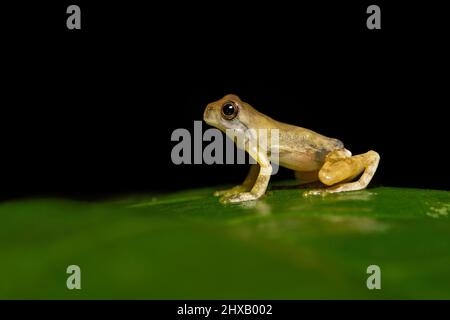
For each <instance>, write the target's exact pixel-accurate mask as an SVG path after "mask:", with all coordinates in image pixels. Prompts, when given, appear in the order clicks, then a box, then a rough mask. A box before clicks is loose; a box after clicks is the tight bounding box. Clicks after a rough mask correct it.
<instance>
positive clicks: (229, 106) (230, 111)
mask: <svg viewBox="0 0 450 320" xmlns="http://www.w3.org/2000/svg"><path fill="white" fill-rule="evenodd" d="M238 111H239V110H238V107H237V106H236V105H235V104H234V103H232V102H226V103H225V104H224V105H223V106H222V117H223V118H224V119H226V120H232V119H234V118H236V116H237V114H238Z"/></svg>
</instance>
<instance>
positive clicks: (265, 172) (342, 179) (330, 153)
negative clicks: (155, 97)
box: [203, 94, 380, 203]
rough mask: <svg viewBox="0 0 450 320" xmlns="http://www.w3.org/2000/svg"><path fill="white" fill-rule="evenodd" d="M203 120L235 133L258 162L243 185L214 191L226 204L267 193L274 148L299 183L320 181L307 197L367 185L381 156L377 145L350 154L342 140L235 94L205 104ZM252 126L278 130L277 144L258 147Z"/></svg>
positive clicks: (253, 165) (226, 131)
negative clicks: (282, 119) (274, 114)
mask: <svg viewBox="0 0 450 320" xmlns="http://www.w3.org/2000/svg"><path fill="white" fill-rule="evenodd" d="M203 120H204V121H205V122H206V123H207V124H208V125H210V126H213V127H215V128H217V129H219V130H220V131H222V132H224V133H225V134H226V135H230V134H229V132H233V134H234V135H236V133H237V134H238V135H239V136H240V137H241V138H242V140H241V141H243V143H241V144H240V145H237V146H238V148H241V149H243V150H245V152H247V153H248V154H249V155H250V157H251V158H253V159H255V162H256V163H253V164H251V166H250V170H249V172H248V174H247V176H246V178H245V179H244V181H243V182H242V183H241V184H239V185H237V186H235V187H233V188H230V189H226V190H219V191H216V192H214V195H215V196H218V197H220V202H222V203H240V202H245V201H254V200H258V199H260V198H261V197H262V196H263V195H264V194H265V193H266V190H267V188H268V184H269V181H270V177H271V175H272V172H273V163H272V162H273V159H271V158H270V150H272V148H276V149H277V152H278V157H277V162H278V163H277V165H279V166H281V167H285V168H287V169H290V170H292V171H294V175H295V178H296V179H297V180H298V181H299V184H300V185H310V184H314V183H316V184H320V186H321V187H320V188H315V189H310V190H307V191H305V192H304V193H303V196H305V197H309V196H317V195H322V196H324V195H327V194H330V193H338V192H348V191H357V190H362V189H365V188H366V187H367V186H368V185H369V183H370V181H371V180H372V177H373V176H374V175H375V172H376V170H377V167H378V164H379V161H380V155H379V154H378V153H377V152H376V151H374V150H369V151H367V152H366V153H362V154H357V155H352V153H351V152H350V151H349V150H347V149H346V148H345V147H344V144H343V143H342V142H341V141H340V140H338V139H335V138H330V137H327V136H324V135H322V134H319V133H317V132H315V131H313V130H310V129H306V128H303V127H299V126H295V125H291V124H287V123H283V122H280V121H277V120H275V119H272V118H271V117H269V116H267V115H265V114H263V113H261V112H259V111H257V110H256V109H255V108H254V107H252V106H251V105H250V104H249V103H247V102H244V101H243V100H241V99H240V98H239V96H237V95H235V94H227V95H225V96H224V97H223V98H221V99H219V100H217V101H214V102H211V103H209V104H207V106H206V108H205V110H204V113H203ZM251 129H253V130H260V129H265V130H267V131H269V132H276V133H277V134H278V139H277V140H276V141H277V145H276V146H274V145H270V144H271V142H268V144H269V146H267V147H266V148H257V147H255V145H257V143H256V144H255V143H254V142H255V141H252V140H255V139H257V138H256V137H255V135H254V134H249V132H251ZM275 130H276V131H275ZM253 132H254V131H253ZM230 138H232V139H234V137H231V136H230ZM234 140H235V139H234ZM250 142H253V143H250ZM235 143H236V141H235ZM236 144H237V143H236ZM271 160H272V161H271Z"/></svg>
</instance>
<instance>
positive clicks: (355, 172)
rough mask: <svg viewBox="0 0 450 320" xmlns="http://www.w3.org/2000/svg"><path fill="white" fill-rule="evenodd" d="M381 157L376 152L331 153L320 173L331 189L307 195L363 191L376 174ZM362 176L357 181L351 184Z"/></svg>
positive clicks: (315, 191)
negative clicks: (357, 153) (355, 153)
mask: <svg viewBox="0 0 450 320" xmlns="http://www.w3.org/2000/svg"><path fill="white" fill-rule="evenodd" d="M379 161H380V156H379V155H378V153H377V152H375V151H369V152H366V153H364V154H360V155H355V156H351V153H350V151H348V150H345V149H343V150H337V151H333V152H331V153H330V154H329V155H328V156H327V158H326V160H325V164H324V165H323V166H322V168H321V169H320V171H319V180H320V181H321V182H322V183H323V184H325V185H327V186H330V187H329V188H325V189H319V190H311V191H308V192H307V193H305V195H315V194H322V193H333V192H343V191H354V190H361V189H364V188H366V187H367V185H368V184H369V182H370V180H372V177H373V176H374V174H375V171H376V169H377V167H378V163H379ZM358 176H360V178H359V179H358V180H357V181H354V182H349V181H352V180H353V179H355V178H356V177H358Z"/></svg>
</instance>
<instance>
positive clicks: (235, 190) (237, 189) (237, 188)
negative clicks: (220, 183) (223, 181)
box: [214, 184, 249, 197]
mask: <svg viewBox="0 0 450 320" xmlns="http://www.w3.org/2000/svg"><path fill="white" fill-rule="evenodd" d="M246 191H249V188H247V187H246V186H244V185H242V184H240V185H238V186H235V187H233V188H230V189H226V190H219V191H216V192H214V196H216V197H220V196H223V197H229V196H233V195H236V194H239V193H242V192H246Z"/></svg>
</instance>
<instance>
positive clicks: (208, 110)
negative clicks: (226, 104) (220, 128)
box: [203, 104, 213, 124]
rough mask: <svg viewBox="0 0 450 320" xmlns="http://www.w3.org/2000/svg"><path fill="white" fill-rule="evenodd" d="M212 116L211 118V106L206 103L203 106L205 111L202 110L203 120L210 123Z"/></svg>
mask: <svg viewBox="0 0 450 320" xmlns="http://www.w3.org/2000/svg"><path fill="white" fill-rule="evenodd" d="M212 118H213V108H212V106H211V105H210V104H208V105H207V106H206V108H205V112H203V120H204V121H205V122H206V123H207V124H211V121H212Z"/></svg>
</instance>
